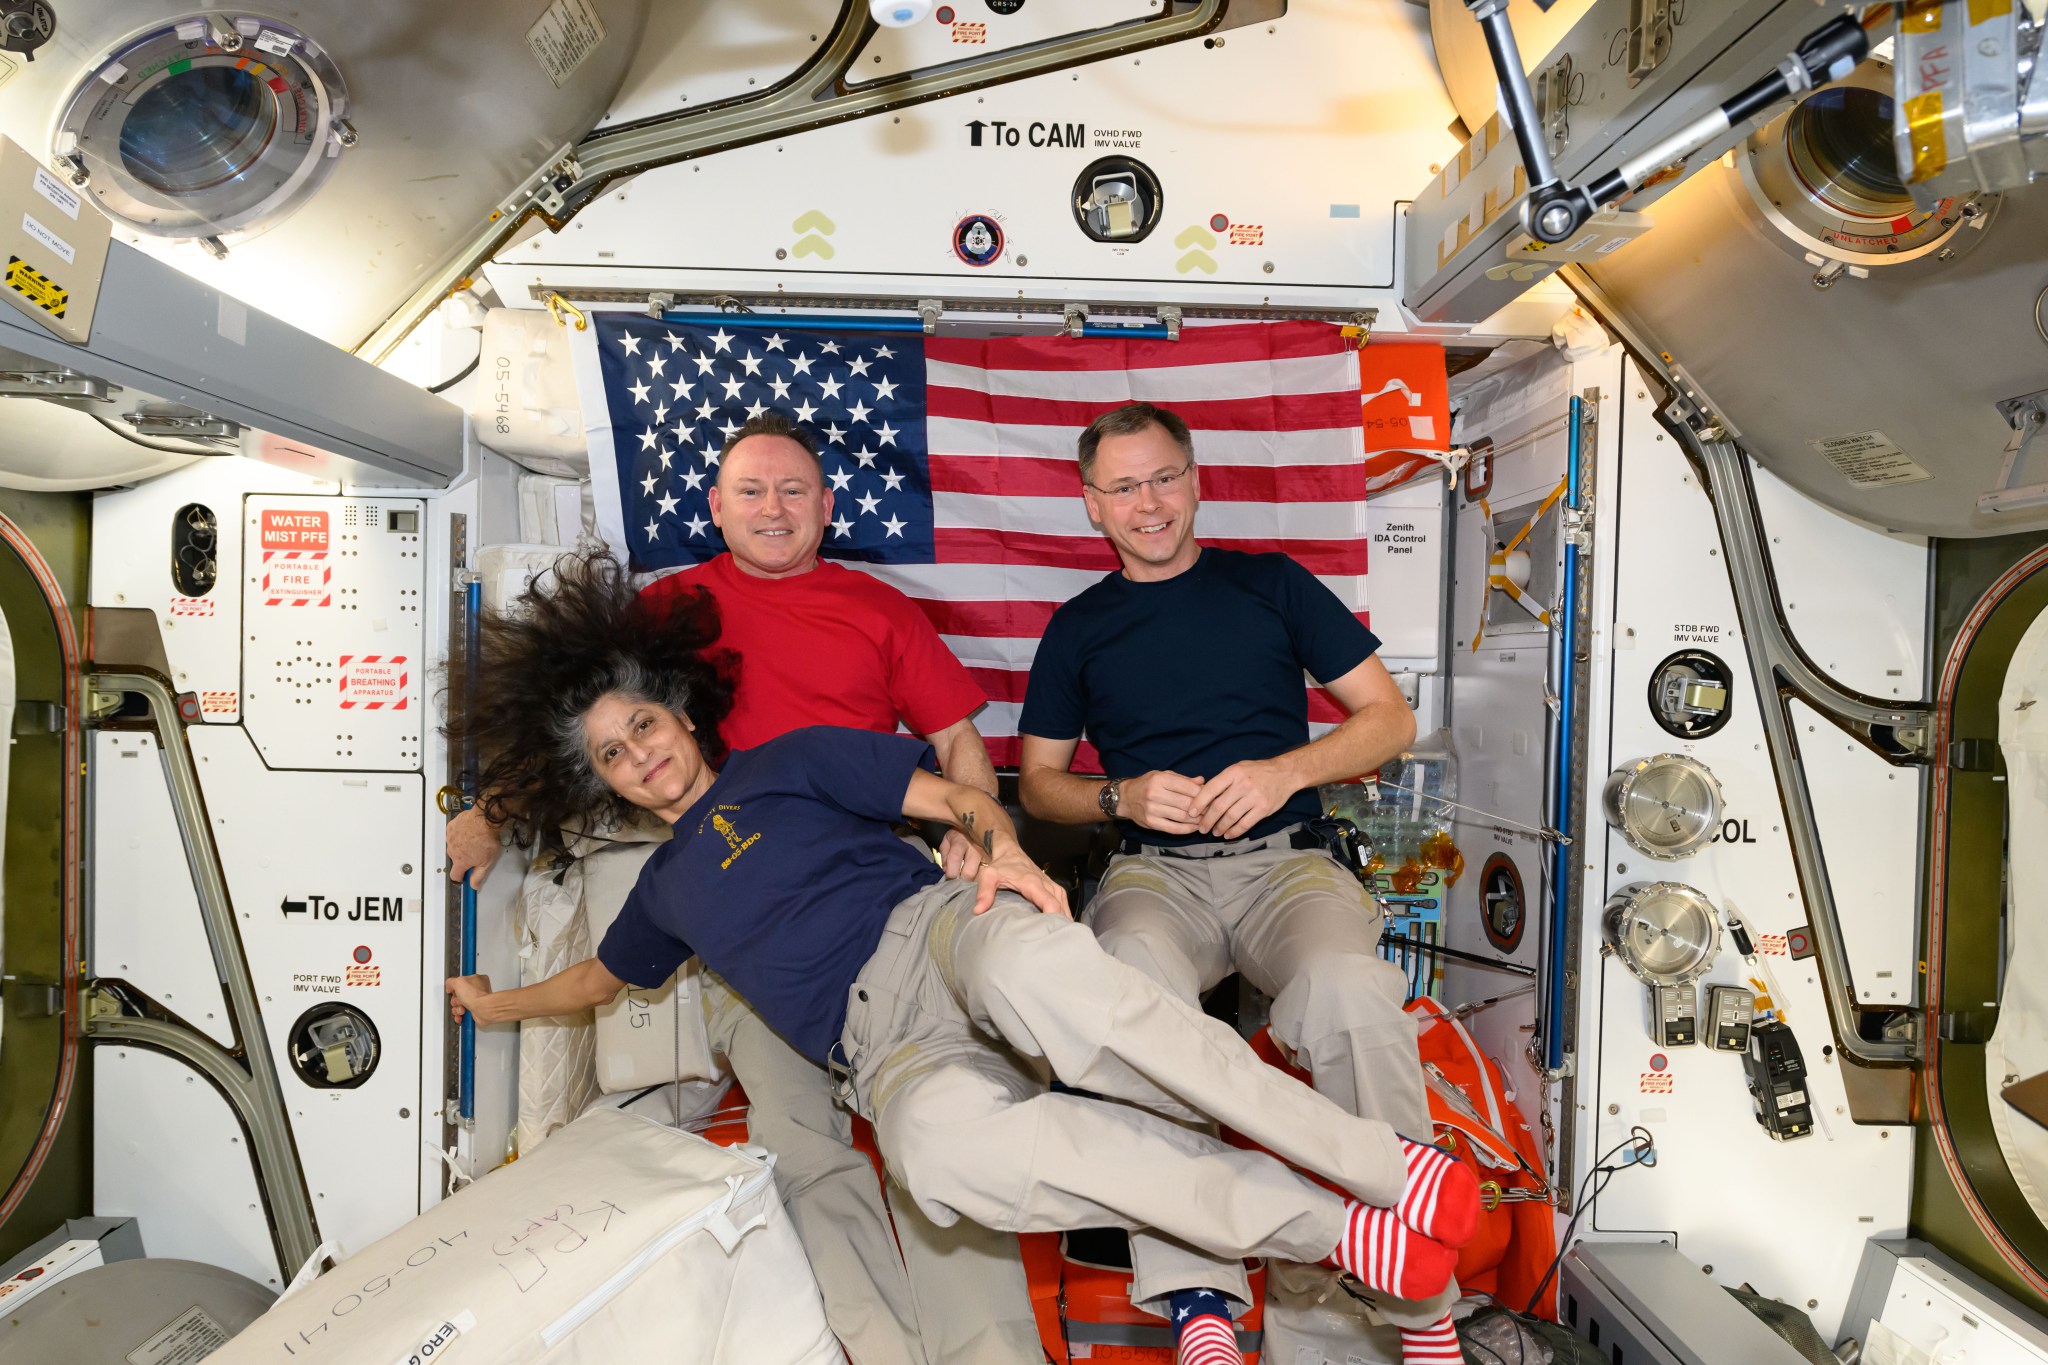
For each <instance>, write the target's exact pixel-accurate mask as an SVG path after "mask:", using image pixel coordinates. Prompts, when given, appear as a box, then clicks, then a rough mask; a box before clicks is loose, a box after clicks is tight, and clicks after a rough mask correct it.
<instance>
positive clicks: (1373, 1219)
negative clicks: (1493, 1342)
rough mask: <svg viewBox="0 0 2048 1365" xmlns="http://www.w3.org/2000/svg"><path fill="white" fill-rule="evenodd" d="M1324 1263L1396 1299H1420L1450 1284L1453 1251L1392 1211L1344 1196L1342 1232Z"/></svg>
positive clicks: (1455, 1256) (1455, 1261)
mask: <svg viewBox="0 0 2048 1365" xmlns="http://www.w3.org/2000/svg"><path fill="white" fill-rule="evenodd" d="M1328 1264H1330V1265H1333V1266H1335V1267H1336V1268H1337V1269H1339V1270H1343V1271H1346V1272H1348V1273H1349V1274H1351V1275H1353V1276H1354V1277H1356V1278H1357V1280H1358V1282H1359V1283H1360V1284H1363V1285H1364V1286H1365V1287H1366V1288H1367V1289H1373V1290H1378V1291H1379V1292H1380V1293H1382V1294H1392V1295H1393V1296H1394V1297H1395V1298H1397V1299H1426V1298H1428V1297H1430V1296H1431V1295H1432V1294H1438V1293H1441V1292H1442V1291H1443V1287H1444V1286H1445V1285H1447V1284H1449V1283H1450V1282H1451V1272H1452V1271H1453V1270H1456V1269H1457V1268H1458V1253H1457V1252H1455V1251H1452V1250H1451V1249H1450V1248H1449V1247H1447V1246H1444V1245H1443V1244H1442V1243H1440V1242H1433V1241H1431V1240H1430V1239H1429V1238H1427V1237H1425V1236H1423V1235H1422V1234H1421V1233H1419V1232H1417V1231H1416V1230H1415V1229H1414V1228H1412V1227H1410V1226H1409V1225H1408V1224H1407V1223H1406V1222H1404V1221H1402V1219H1401V1216H1400V1215H1399V1214H1397V1213H1395V1212H1394V1210H1392V1209H1383V1208H1380V1207H1378V1206H1377V1205H1373V1204H1361V1203H1358V1202H1357V1201H1356V1200H1351V1199H1347V1200H1345V1201H1344V1235H1343V1237H1341V1238H1340V1239H1338V1242H1337V1249H1336V1250H1335V1251H1333V1252H1331V1253H1330V1256H1329V1260H1328Z"/></svg>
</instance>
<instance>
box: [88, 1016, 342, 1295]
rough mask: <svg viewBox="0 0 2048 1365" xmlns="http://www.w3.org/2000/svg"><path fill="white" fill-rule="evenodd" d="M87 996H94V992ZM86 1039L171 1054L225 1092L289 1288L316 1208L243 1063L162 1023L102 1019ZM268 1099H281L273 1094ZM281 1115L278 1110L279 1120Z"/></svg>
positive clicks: (309, 1252) (91, 1023) (293, 1151)
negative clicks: (265, 1118)
mask: <svg viewBox="0 0 2048 1365" xmlns="http://www.w3.org/2000/svg"><path fill="white" fill-rule="evenodd" d="M88 994H89V995H91V994H92V993H91V990H90V988H89V987H88ZM97 998H98V999H107V998H108V997H107V996H105V995H100V996H98V997H97ZM85 1035H86V1037H88V1038H90V1039H92V1040H93V1041H94V1042H96V1043H126V1044H129V1045H131V1046H134V1047H144V1048H150V1049H152V1050H154V1051H157V1052H164V1053H168V1054H169V1055H171V1056H173V1057H176V1058H177V1059H178V1060H180V1061H182V1062H184V1063H186V1064H187V1065H189V1066H190V1067H192V1069H193V1070H195V1071H198V1072H199V1073H201V1074H202V1075H204V1076H205V1077H206V1078H207V1079H208V1080H210V1081H212V1082H213V1083H214V1084H215V1085H217V1086H219V1087H220V1089H221V1092H222V1093H223V1094H225V1095H226V1096H227V1099H228V1103H229V1104H230V1105H232V1106H233V1107H234V1110H235V1114H236V1116H237V1117H239V1118H240V1119H241V1121H242V1127H243V1128H244V1129H245V1130H246V1131H247V1132H248V1134H249V1150H250V1152H251V1154H252V1155H253V1156H254V1157H255V1158H256V1185H257V1189H258V1191H259V1192H260V1193H261V1194H262V1196H263V1202H264V1205H265V1207H266V1208H267V1209H268V1210H269V1212H270V1224H271V1239H272V1243H273V1245H274V1247H275V1250H276V1252H277V1258H278V1260H277V1264H278V1270H279V1272H280V1275H279V1283H281V1284H289V1283H290V1282H291V1278H292V1276H294V1275H296V1274H297V1273H298V1272H299V1268H300V1267H301V1266H303V1265H305V1264H306V1262H307V1261H310V1260H311V1259H313V1253H314V1251H315V1250H316V1249H317V1248H318V1247H319V1245H320V1237H319V1233H318V1232H317V1231H315V1228H314V1224H313V1210H312V1206H311V1205H310V1204H309V1203H307V1201H306V1199H305V1184H304V1179H303V1176H302V1173H301V1172H300V1169H299V1154H298V1149H297V1148H296V1147H294V1146H293V1145H292V1142H291V1139H290V1138H289V1137H288V1136H287V1137H282V1138H281V1137H280V1135H279V1134H278V1133H277V1132H275V1131H273V1130H272V1129H271V1128H270V1127H269V1125H267V1124H265V1123H262V1122H259V1121H258V1118H257V1116H258V1115H261V1114H264V1113H265V1112H266V1108H267V1106H266V1096H265V1094H264V1092H263V1090H262V1089H261V1087H260V1086H259V1085H258V1083H257V1082H256V1080H255V1078H254V1077H252V1076H251V1075H250V1074H249V1071H248V1070H247V1069H246V1068H245V1067H244V1066H243V1064H242V1061H241V1059H240V1058H237V1057H236V1056H235V1055H234V1054H233V1053H231V1052H229V1051H228V1050H227V1049H225V1048H223V1047H222V1046H221V1045H220V1044H218V1043H216V1042H214V1041H213V1040H212V1039H211V1038H208V1037H206V1036H204V1035H203V1034H200V1033H198V1032H196V1031H194V1030H193V1029H190V1028H187V1027H185V1026H184V1025H182V1024H173V1023H168V1022H166V1021H164V1020H161V1019H138V1018H135V1017H134V1016H132V1015H123V1014H101V1015H97V1016H95V1017H93V1018H91V1019H89V1020H88V1021H87V1022H86V1026H85ZM267 1098H268V1099H269V1100H275V1099H276V1097H275V1096H274V1095H272V1096H269V1097H267ZM282 1112H283V1111H282V1110H281V1109H280V1110H279V1111H278V1115H279V1118H280V1120H281V1117H282ZM281 1190H296V1191H297V1192H298V1195H299V1197H298V1198H297V1199H291V1198H284V1197H280V1195H279V1191H281Z"/></svg>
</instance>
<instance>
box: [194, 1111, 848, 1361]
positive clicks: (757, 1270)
mask: <svg viewBox="0 0 2048 1365" xmlns="http://www.w3.org/2000/svg"><path fill="white" fill-rule="evenodd" d="M443 1358H445V1359H447V1360H448V1361H450V1362H451V1363H452V1365H529V1363H530V1365H539V1363H540V1362H545V1363H546V1365H620V1362H622V1361H638V1360H674V1361H689V1362H691V1365H813V1363H815V1365H827V1362H838V1361H839V1360H840V1359H841V1357H840V1353H839V1347H838V1345H837V1343H836V1342H835V1341H834V1340H833V1337H832V1334H831V1332H830V1331H829V1330H828V1329H827V1327H826V1326H825V1309H824V1304H823V1302H822V1300H821V1299H820V1298H819V1295H818V1287H817V1282H816V1281H815V1280H814V1279H813V1278H812V1277H811V1270H810V1264H809V1262H807V1261H806V1260H805V1259H804V1253H803V1249H802V1247H801V1246H799V1245H798V1243H797V1239H796V1233H795V1230H794V1229H793V1228H792V1227H791V1226H790V1223H789V1217H788V1215H787V1214H786V1213H784V1212H783V1208H782V1201H781V1199H780V1197H779V1196H778V1195H777V1193H776V1190H775V1182H774V1176H773V1169H772V1164H771V1163H770V1162H768V1161H766V1160H762V1159H760V1158H758V1157H754V1156H750V1155H748V1154H747V1153H746V1152H745V1151H736V1150H731V1149H728V1148H723V1147H715V1146H713V1145H712V1144H710V1143H708V1142H705V1141H704V1140H703V1139H701V1138H698V1137H695V1136H693V1135H691V1134H688V1133H679V1132H677V1131H675V1130H674V1129H671V1128H664V1127H662V1126H661V1125H660V1124H657V1123H653V1122H651V1121H649V1120H646V1119H642V1118H638V1117H635V1116H633V1115H631V1114H626V1113H621V1112H619V1111H616V1110H609V1109H605V1110H596V1111H593V1112H592V1113H590V1114H587V1115H585V1116H584V1117H583V1118H581V1119H578V1120H577V1121H576V1122H575V1123H572V1124H570V1125H569V1126H568V1127H567V1128H564V1129H562V1131H560V1132H559V1133H557V1134H555V1136H554V1137H553V1138H551V1139H549V1141H548V1142H547V1143H546V1144H545V1145H543V1146H542V1147H540V1148H539V1149H538V1150H536V1151H535V1152H533V1153H532V1154H531V1155H529V1156H525V1157H522V1158H520V1159H519V1160H518V1161H515V1162H513V1163H512V1164H511V1165H509V1166H505V1167H502V1168H500V1169H499V1170H496V1171H494V1172H492V1173H491V1174H490V1175H487V1176H485V1177H484V1178H483V1179H482V1180H480V1181H478V1182H477V1183H476V1184H474V1185H472V1186H470V1187H469V1188H467V1189H465V1190H463V1191H462V1192H461V1193H459V1194H457V1195H455V1196H453V1197H452V1198H450V1199H448V1200H446V1201H444V1202H442V1203H441V1204H439V1205H436V1206H435V1207H434V1208H432V1209H430V1210H428V1211H427V1212H426V1213H424V1214H422V1215H421V1216H420V1217H419V1218H417V1219H415V1220H414V1221H413V1222H411V1223H408V1224H406V1225H405V1226H404V1227H402V1228H400V1229H399V1230H398V1231H397V1232H395V1233H393V1234H392V1235H391V1236H389V1237H386V1238H385V1239H384V1240H382V1241H381V1242H378V1243H377V1244H375V1245H374V1246H372V1247H370V1248H369V1249H368V1250H365V1251H362V1252H359V1253H357V1254H356V1255H354V1256H351V1257H349V1258H348V1259H347V1260H345V1261H343V1262H342V1263H341V1264H340V1265H338V1266H336V1267H335V1268H334V1269H333V1270H330V1271H329V1272H327V1273H326V1274H325V1275H322V1276H321V1277H320V1278H319V1279H317V1280H314V1281H312V1282H311V1283H310V1284H308V1285H306V1286H305V1287H304V1288H303V1289H300V1290H299V1291H297V1292H296V1293H292V1294H288V1295H287V1297H285V1298H284V1299H281V1300H280V1301H279V1302H278V1303H277V1304H276V1306H274V1307H273V1308H271V1310H270V1311H269V1312H267V1313H265V1314H264V1315H263V1316H262V1317H260V1318H258V1319H257V1320H256V1321H255V1322H254V1323H252V1324H251V1325H250V1326H249V1327H248V1328H247V1329H246V1330H244V1331H243V1332H242V1333H241V1334H240V1335H239V1336H237V1337H235V1339H234V1340H232V1341H230V1342H229V1343H228V1344H227V1345H226V1346H224V1347H222V1348H221V1349H220V1351H218V1352H217V1353H216V1354H214V1355H212V1356H210V1357H208V1360H209V1362H210V1365H413V1363H414V1362H426V1361H429V1360H436V1361H438V1360H441V1359H443Z"/></svg>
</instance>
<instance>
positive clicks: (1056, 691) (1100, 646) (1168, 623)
mask: <svg viewBox="0 0 2048 1365" xmlns="http://www.w3.org/2000/svg"><path fill="white" fill-rule="evenodd" d="M1379 647H1380V642H1379V638H1378V637H1377V636H1375V635H1374V634H1373V633H1372V632H1371V631H1369V630H1367V629H1366V628H1365V627H1364V626H1363V625H1362V624H1360V622H1359V620H1358V618H1357V617H1356V616H1353V615H1352V614H1351V611H1350V609H1349V608H1347V607H1346V606H1345V605H1344V604H1343V603H1342V602H1341V601H1339V600H1338V598H1337V595H1336V594H1335V593H1333V592H1331V591H1330V590H1329V589H1328V588H1326V587H1324V586H1323V585H1322V584H1321V583H1319V582H1317V581H1316V577H1315V575H1314V574H1311V573H1310V572H1309V571H1308V570H1307V569H1304V568H1302V567H1301V565H1299V564H1297V563H1295V562H1294V561H1293V560H1292V559H1289V558H1288V557H1287V556H1286V555H1284V554H1258V555H1254V554H1244V553H1242V552H1241V551H1237V550H1216V549H1209V548H1204V549H1203V551H1202V555H1201V558H1199V559H1198V560H1196V561H1195V564H1194V567H1192V568H1190V569H1189V570H1188V571H1187V572H1185V573H1181V574H1176V575H1175V576H1174V577H1172V578H1168V579H1164V580H1162V581H1160V582H1156V583H1134V582H1132V581H1131V580H1130V579H1128V578H1125V577H1124V576H1123V575H1122V574H1110V575H1109V576H1108V577H1107V578H1104V579H1103V580H1102V581H1101V582H1100V583H1097V584H1095V585H1094V586H1092V587H1090V588H1088V589H1087V590H1086V591H1084V592H1082V593H1081V594H1080V595H1079V596H1078V597H1075V598H1074V599H1073V600H1072V601H1071V602H1068V603H1067V604H1066V605H1065V606H1063V607H1061V608H1060V609H1059V610H1058V611H1056V612H1054V613H1053V616H1052V620H1051V621H1050V622H1049V623H1048V624H1047V625H1046V628H1045V638H1044V639H1042V640H1040V641H1039V642H1038V655H1037V657H1036V658H1035V659H1034V660H1033V661H1032V664H1031V684H1030V687H1029V689H1028V690H1027V691H1026V693H1025V696H1024V711H1023V714H1022V716H1021V717H1020V718H1019V719H1018V722H1017V728H1018V729H1019V730H1020V731H1021V732H1023V733H1024V734H1027V735H1036V736H1038V737H1040V738H1042V739H1061V740H1065V739H1080V738H1082V737H1083V736H1085V737H1086V738H1087V739H1088V740H1089V742H1091V743H1092V744H1094V745H1095V747H1096V749H1097V750H1098V751H1099V752H1100V753H1101V754H1102V766H1103V768H1104V769H1105V770H1106V771H1107V772H1108V774H1109V775H1110V776H1111V777H1136V776H1138V775H1139V774H1140V773H1148V772H1153V771H1155V770H1160V769H1164V770H1166V771H1169V772H1176V773H1180V774H1181V775H1182V776H1184V777H1202V778H1209V777H1214V776H1215V775H1216V774H1218V773H1220V772H1222V771H1223V770H1224V769H1225V768H1227V767H1229V766H1230V765H1231V764H1233V763H1236V762H1238V761H1239V760H1241V759H1253V758H1273V757H1275V756H1277V755H1279V754H1283V753H1286V752H1287V751H1288V750H1290V749H1298V748H1300V747H1301V746H1302V745H1304V744H1306V743H1308V691H1307V685H1306V684H1305V683H1304V681H1303V680H1302V676H1301V675H1302V673H1303V672H1304V671H1306V672H1308V673H1309V674H1311V675H1312V676H1313V677H1314V678H1315V679H1316V681H1317V682H1321V683H1328V682H1331V681H1333V680H1335V679H1337V678H1341V677H1343V676H1344V675H1345V674H1346V673H1349V672H1350V671H1351V670H1352V669H1354V668H1356V667H1358V666H1359V665H1360V664H1362V663H1364V662H1365V661H1366V660H1367V659H1368V658H1370V657H1371V656H1372V654H1373V652H1374V651H1375V650H1377V649H1378V648H1379ZM1321 813H1322V812H1321V809H1320V807H1319V806H1318V805H1317V802H1316V794H1315V792H1314V791H1311V790H1303V791H1299V792H1296V793H1295V794H1294V796H1293V797H1292V798H1290V799H1289V800H1288V802H1287V804H1286V805H1284V806H1282V807H1281V808H1280V809H1279V810H1277V811H1275V812H1274V813H1273V814H1272V815H1269V816H1267V817H1266V818H1265V819H1264V820H1261V821H1260V822H1259V823H1258V824H1256V825H1254V826H1252V828H1251V829H1250V830H1248V831H1246V833H1245V835H1244V836H1242V837H1245V838H1260V837H1263V836H1265V835H1267V834H1271V833H1272V832H1273V831H1275V830H1277V829H1282V828H1285V827H1286V826H1288V825H1292V824H1298V823H1300V822H1301V821H1303V820H1312V819H1314V818H1315V817H1316V816H1317V815H1320V814H1321ZM1127 828H1129V829H1130V831H1131V832H1132V833H1134V834H1136V835H1137V836H1138V838H1140V839H1142V840H1144V841H1145V842H1146V843H1150V844H1192V843H1205V842H1209V841H1211V840H1212V839H1213V837H1214V836H1211V835H1207V834H1166V833H1162V832H1161V831H1159V830H1153V829H1144V828H1141V827H1139V826H1136V825H1129V824H1128V822H1127Z"/></svg>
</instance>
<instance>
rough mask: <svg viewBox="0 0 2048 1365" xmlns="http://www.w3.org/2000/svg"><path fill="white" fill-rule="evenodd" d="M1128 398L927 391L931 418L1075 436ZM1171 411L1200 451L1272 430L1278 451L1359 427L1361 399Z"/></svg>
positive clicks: (1313, 396)
mask: <svg viewBox="0 0 2048 1365" xmlns="http://www.w3.org/2000/svg"><path fill="white" fill-rule="evenodd" d="M1128 401H1129V400H1127V399H1116V400H1114V401H1111V402H1107V403H1089V402H1081V401H1075V400H1067V399H1058V398H1016V397H1011V396H1010V395H1008V394H1000V393H987V392H984V391H983V390H980V389H954V388H943V387H939V386H934V387H932V388H929V389H926V390H925V414H926V416H927V417H928V418H929V419H933V420H937V419H941V418H950V419H952V420H954V421H959V422H987V423H990V424H992V425H995V426H999V427H1001V426H1024V427H1070V428H1072V429H1073V430H1074V431H1075V432H1076V433H1078V432H1079V431H1080V429H1081V428H1083V427H1085V426H1087V425H1088V424H1089V423H1090V422H1092V421H1094V420H1095V419H1096V418H1097V417H1100V416H1101V415H1102V414H1103V413H1105V412H1114V411H1115V410H1116V409H1118V408H1120V407H1123V406H1124V405H1125V403H1126V402H1128ZM1173 410H1174V411H1175V412H1176V413H1178V414H1179V415H1180V418H1181V420H1182V421H1184V422H1186V423H1187V424H1188V426H1189V427H1190V428H1191V429H1192V430H1193V431H1194V432H1195V444H1196V448H1197V449H1200V447H1201V433H1202V432H1204V431H1270V432H1274V433H1276V436H1275V438H1274V442H1273V444H1274V447H1275V448H1276V450H1277V449H1278V448H1279V447H1280V446H1281V445H1282V444H1284V442H1283V441H1282V439H1281V438H1280V436H1279V435H1278V433H1285V432H1289V431H1324V430H1328V429H1330V428H1333V427H1334V428H1337V429H1339V430H1342V429H1344V428H1346V427H1356V426H1358V424H1359V422H1360V420H1361V419H1360V416H1359V406H1358V395H1357V394H1355V393H1351V392H1334V393H1296V394H1285V395H1277V396H1274V397H1268V398H1220V399H1212V400H1209V401H1206V402H1175V403H1174V405H1173Z"/></svg>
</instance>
